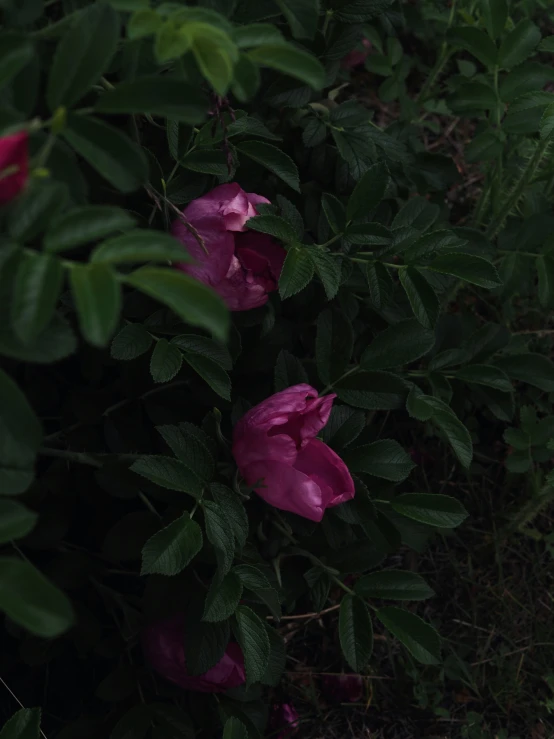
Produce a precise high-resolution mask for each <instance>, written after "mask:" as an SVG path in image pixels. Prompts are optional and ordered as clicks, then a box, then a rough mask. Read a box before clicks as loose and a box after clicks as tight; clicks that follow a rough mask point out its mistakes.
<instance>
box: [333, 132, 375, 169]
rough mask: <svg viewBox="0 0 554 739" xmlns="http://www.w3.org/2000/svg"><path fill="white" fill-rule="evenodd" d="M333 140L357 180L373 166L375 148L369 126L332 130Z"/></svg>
mask: <svg viewBox="0 0 554 739" xmlns="http://www.w3.org/2000/svg"><path fill="white" fill-rule="evenodd" d="M331 133H332V135H333V139H334V141H335V144H336V146H337V149H338V152H339V154H340V156H341V157H342V159H344V161H345V162H346V163H347V164H348V167H349V169H350V173H351V175H352V177H353V178H354V179H355V180H359V179H360V177H361V176H362V175H363V174H364V172H366V171H367V170H368V168H369V167H370V166H371V165H372V164H373V160H374V158H375V157H374V153H373V152H374V151H375V147H374V146H373V142H372V139H371V134H370V132H369V130H368V128H367V126H363V127H360V128H355V129H351V130H346V131H337V130H335V129H334V128H333V129H332V130H331Z"/></svg>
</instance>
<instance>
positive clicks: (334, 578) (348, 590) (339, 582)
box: [328, 573, 356, 595]
mask: <svg viewBox="0 0 554 739" xmlns="http://www.w3.org/2000/svg"><path fill="white" fill-rule="evenodd" d="M328 574H329V577H330V578H331V580H332V581H333V582H334V583H335V585H338V586H339V588H342V590H344V592H345V593H348V595H356V593H355V592H354V591H353V590H352V589H351V588H349V587H348V585H345V584H344V583H343V581H342V580H340V579H339V578H338V577H337V576H336V575H331V574H330V573H328Z"/></svg>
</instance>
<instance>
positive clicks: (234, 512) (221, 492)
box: [210, 483, 248, 547]
mask: <svg viewBox="0 0 554 739" xmlns="http://www.w3.org/2000/svg"><path fill="white" fill-rule="evenodd" d="M210 492H211V493H212V495H213V497H214V500H215V502H216V503H217V504H218V505H219V508H220V509H221V511H222V512H223V515H224V516H225V518H226V520H227V524H228V526H230V528H231V530H232V532H233V535H234V537H235V539H236V540H237V543H238V544H239V546H241V547H243V546H244V545H245V544H246V539H247V538H248V516H247V515H246V509H245V508H244V505H243V504H242V502H241V500H240V498H239V497H238V496H237V494H236V493H234V492H233V490H231V489H230V488H228V487H226V486H225V485H221V484H220V483H212V485H210Z"/></svg>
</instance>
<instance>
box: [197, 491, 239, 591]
mask: <svg viewBox="0 0 554 739" xmlns="http://www.w3.org/2000/svg"><path fill="white" fill-rule="evenodd" d="M203 509H204V519H205V522H206V536H207V537H208V541H209V542H210V543H211V544H212V545H213V547H214V549H215V550H216V555H217V562H218V570H219V574H220V576H223V575H226V574H227V572H229V570H230V569H231V566H232V564H233V557H234V556H235V537H234V533H233V530H232V528H231V527H230V526H229V521H228V520H227V516H226V513H225V509H224V508H223V507H222V506H220V505H219V503H214V502H213V501H211V500H207V501H205V502H204V504H203Z"/></svg>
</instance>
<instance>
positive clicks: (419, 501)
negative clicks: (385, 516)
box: [391, 493, 468, 529]
mask: <svg viewBox="0 0 554 739" xmlns="http://www.w3.org/2000/svg"><path fill="white" fill-rule="evenodd" d="M391 505H392V507H393V508H394V510H395V511H396V512H397V513H401V514H402V515H403V516H407V517H408V518H411V519H413V520H414V521H419V522H420V523H425V524H427V525H428V526H436V527H437V528H445V529H451V528H455V527H456V526H459V525H460V524H461V523H463V522H464V521H465V519H466V518H467V516H468V513H467V511H466V509H465V508H464V506H463V505H462V504H461V503H460V501H459V500H456V498H451V497H450V496H449V495H435V494H431V493H404V494H403V495H399V496H398V497H396V498H394V499H393V500H392V502H391Z"/></svg>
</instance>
